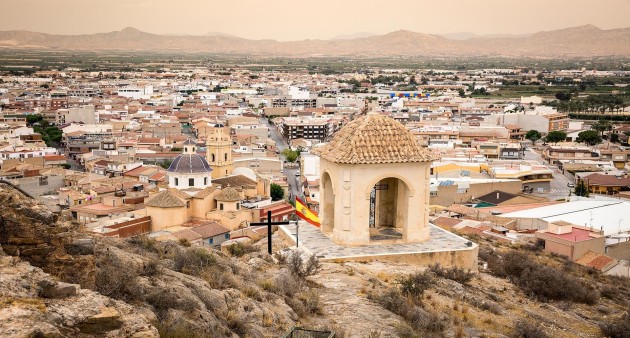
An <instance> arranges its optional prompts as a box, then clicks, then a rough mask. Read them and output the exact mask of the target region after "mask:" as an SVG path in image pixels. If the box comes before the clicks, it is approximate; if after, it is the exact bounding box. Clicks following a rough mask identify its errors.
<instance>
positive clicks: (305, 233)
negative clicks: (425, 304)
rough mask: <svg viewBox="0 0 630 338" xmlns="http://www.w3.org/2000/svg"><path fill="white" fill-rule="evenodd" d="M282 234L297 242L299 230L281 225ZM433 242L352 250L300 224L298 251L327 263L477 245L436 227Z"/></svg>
mask: <svg viewBox="0 0 630 338" xmlns="http://www.w3.org/2000/svg"><path fill="white" fill-rule="evenodd" d="M280 231H282V232H284V233H285V234H288V235H289V236H290V239H291V240H292V241H293V242H295V232H296V226H295V224H293V223H291V224H289V225H280ZM430 236H431V237H430V239H429V240H428V241H426V242H421V243H403V244H379V243H378V242H376V243H375V244H368V245H364V246H357V247H349V246H342V245H339V244H335V243H334V242H333V241H332V239H330V238H329V237H328V236H326V235H325V234H324V233H322V232H321V231H320V230H319V228H316V227H314V226H312V225H310V224H308V223H306V222H304V221H300V233H299V241H300V243H299V247H300V248H301V249H304V250H307V251H309V252H310V253H312V254H315V255H316V256H317V257H319V258H321V259H325V260H332V259H343V258H353V257H362V256H380V255H382V256H392V255H408V254H422V253H437V252H453V251H466V250H471V249H472V247H476V245H474V244H473V245H472V246H469V245H468V244H467V243H468V242H469V241H468V240H467V239H465V238H462V237H459V236H457V235H455V234H453V233H450V232H448V231H446V230H443V229H441V228H439V227H437V226H435V225H430Z"/></svg>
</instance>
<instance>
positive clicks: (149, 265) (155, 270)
mask: <svg viewBox="0 0 630 338" xmlns="http://www.w3.org/2000/svg"><path fill="white" fill-rule="evenodd" d="M161 272H162V267H161V266H160V262H159V261H158V260H157V259H155V258H150V259H149V260H148V261H146V262H145V263H144V267H143V269H142V275H143V276H149V277H153V276H157V275H159V274H160V273H161Z"/></svg>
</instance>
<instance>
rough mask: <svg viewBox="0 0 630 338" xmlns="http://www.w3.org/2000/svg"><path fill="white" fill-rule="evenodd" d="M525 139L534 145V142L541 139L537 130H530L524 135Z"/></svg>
mask: <svg viewBox="0 0 630 338" xmlns="http://www.w3.org/2000/svg"><path fill="white" fill-rule="evenodd" d="M525 138H526V139H528V140H530V141H532V143H536V141H538V140H540V139H541V138H542V135H541V134H540V132H539V131H538V130H530V131H528V132H527V134H525Z"/></svg>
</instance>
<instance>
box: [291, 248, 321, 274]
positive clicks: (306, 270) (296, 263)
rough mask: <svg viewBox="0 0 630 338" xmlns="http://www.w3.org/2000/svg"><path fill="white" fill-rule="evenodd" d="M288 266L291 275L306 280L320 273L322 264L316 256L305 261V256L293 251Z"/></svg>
mask: <svg viewBox="0 0 630 338" xmlns="http://www.w3.org/2000/svg"><path fill="white" fill-rule="evenodd" d="M286 265H287V267H288V268H289V271H291V273H292V274H293V275H294V276H296V277H298V278H306V277H308V276H312V275H314V274H316V273H317V272H319V269H321V263H320V262H319V259H318V258H317V257H316V256H315V255H311V256H310V257H308V258H307V259H306V261H304V255H303V254H302V252H300V251H292V252H291V253H289V254H288V257H287V259H286Z"/></svg>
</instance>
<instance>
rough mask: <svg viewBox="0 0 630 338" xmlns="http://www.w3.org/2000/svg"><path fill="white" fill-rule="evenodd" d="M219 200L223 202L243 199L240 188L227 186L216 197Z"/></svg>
mask: <svg viewBox="0 0 630 338" xmlns="http://www.w3.org/2000/svg"><path fill="white" fill-rule="evenodd" d="M215 199H216V200H217V201H221V202H236V201H240V200H241V194H240V193H239V192H238V190H236V189H234V188H232V187H230V186H227V187H226V188H224V189H223V190H221V192H220V193H219V194H218V195H217V197H215Z"/></svg>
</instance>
